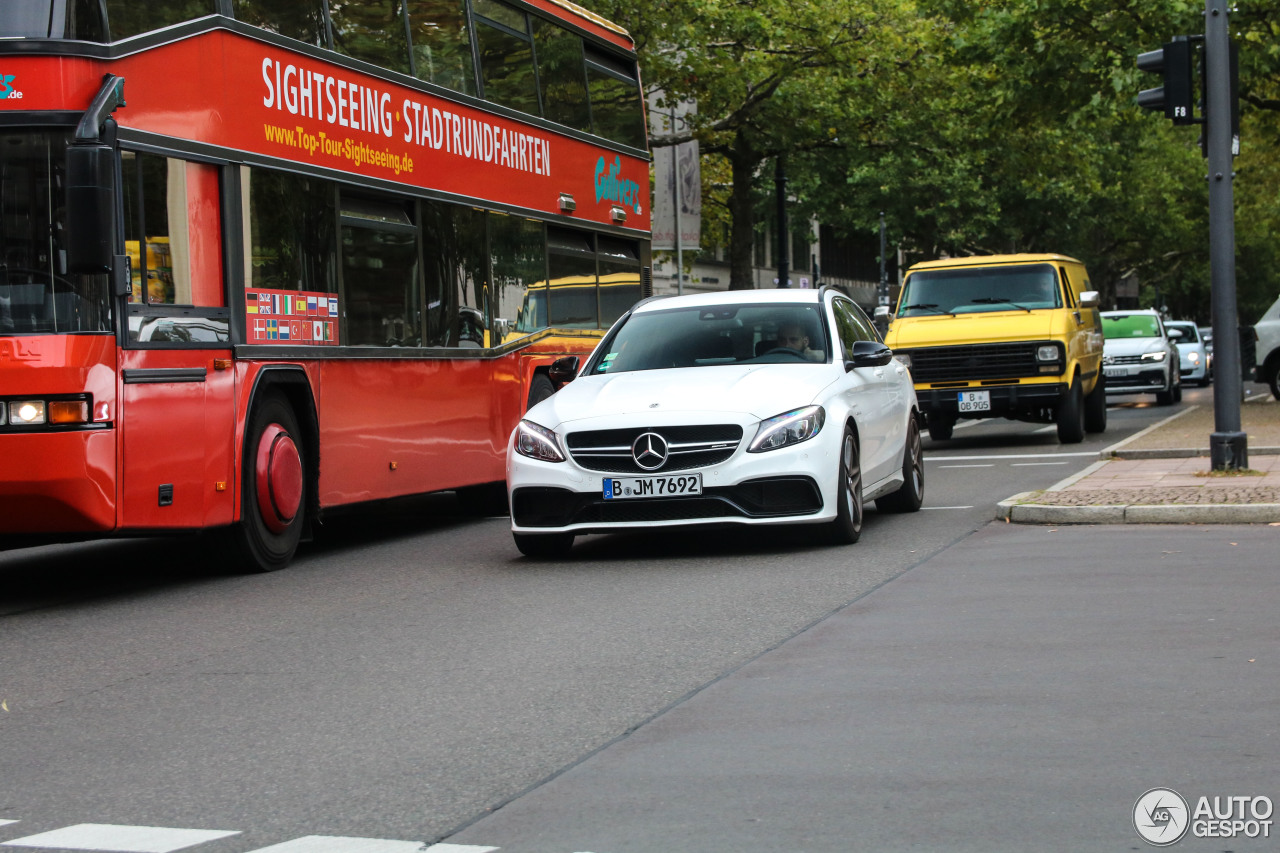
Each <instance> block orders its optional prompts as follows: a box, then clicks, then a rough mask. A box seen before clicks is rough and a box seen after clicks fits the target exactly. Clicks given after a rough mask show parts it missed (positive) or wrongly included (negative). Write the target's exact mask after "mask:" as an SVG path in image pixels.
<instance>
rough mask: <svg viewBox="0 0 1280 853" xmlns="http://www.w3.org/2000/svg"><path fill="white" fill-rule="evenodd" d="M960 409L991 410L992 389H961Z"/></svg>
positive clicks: (971, 410)
mask: <svg viewBox="0 0 1280 853" xmlns="http://www.w3.org/2000/svg"><path fill="white" fill-rule="evenodd" d="M960 411H961V412H989V411H991V392H990V391H961V392H960Z"/></svg>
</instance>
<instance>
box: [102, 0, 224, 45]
mask: <svg viewBox="0 0 1280 853" xmlns="http://www.w3.org/2000/svg"><path fill="white" fill-rule="evenodd" d="M106 9H107V27H108V28H109V29H110V31H111V40H112V41H119V40H120V39H124V38H129V37H130V36H136V35H138V34H139V33H148V32H151V31H152V30H158V29H160V28H161V27H167V26H170V25H171V24H180V23H182V22H183V21H190V20H193V19H195V18H201V17H204V16H205V15H213V14H216V13H217V11H218V3H217V0H153V2H151V3H138V2H135V0H106Z"/></svg>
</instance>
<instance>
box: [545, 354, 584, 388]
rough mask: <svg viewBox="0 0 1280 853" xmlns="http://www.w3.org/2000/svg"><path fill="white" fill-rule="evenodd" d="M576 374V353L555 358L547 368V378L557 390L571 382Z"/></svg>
mask: <svg viewBox="0 0 1280 853" xmlns="http://www.w3.org/2000/svg"><path fill="white" fill-rule="evenodd" d="M577 375H578V357H577V356H576V355H566V356H564V357H563V358H557V359H556V360H555V361H553V362H551V367H549V368H548V369H547V378H548V379H550V380H551V384H552V385H554V386H556V390H557V391H559V390H560V389H561V388H563V387H564V386H566V385H568V384H569V383H570V382H572V381H573V378H574V377H575V376H577Z"/></svg>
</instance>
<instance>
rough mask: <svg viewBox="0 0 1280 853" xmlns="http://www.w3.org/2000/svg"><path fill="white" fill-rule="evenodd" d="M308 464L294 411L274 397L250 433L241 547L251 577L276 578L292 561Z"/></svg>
mask: <svg viewBox="0 0 1280 853" xmlns="http://www.w3.org/2000/svg"><path fill="white" fill-rule="evenodd" d="M305 458H306V454H305V453H304V448H303V446H302V431H301V430H300V429H299V428H298V419H297V417H295V416H294V413H293V409H292V408H290V407H289V405H288V404H287V403H286V402H285V401H284V400H283V399H281V398H280V397H276V396H270V397H267V398H265V399H264V400H263V401H262V402H261V403H260V404H259V405H257V406H255V407H254V413H253V418H252V419H251V420H250V422H249V427H248V429H247V430H246V431H245V445H244V477H243V489H242V490H241V494H240V515H241V520H240V524H238V525H236V527H235V528H234V530H235V537H236V544H237V545H238V546H239V550H240V555H241V557H242V558H243V559H244V562H245V566H246V568H248V569H250V570H251V571H258V572H273V571H275V570H276V569H283V568H284V567H285V566H287V565H289V562H290V561H291V560H292V559H293V554H294V552H295V551H296V550H297V548H298V540H299V539H300V538H301V536H302V525H303V520H304V516H305V515H306V512H305V508H304V502H305V499H306V494H307V469H306V464H305V462H304V461H303V460H304V459H305Z"/></svg>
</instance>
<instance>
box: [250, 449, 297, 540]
mask: <svg viewBox="0 0 1280 853" xmlns="http://www.w3.org/2000/svg"><path fill="white" fill-rule="evenodd" d="M254 469H255V472H256V474H257V477H256V479H257V484H258V514H259V515H260V516H261V517H262V521H263V523H264V524H266V525H267V529H268V530H270V531H271V532H272V533H283V532H284V531H285V529H286V528H288V526H289V524H290V523H291V522H292V521H293V520H294V519H295V518H297V516H298V510H299V509H300V508H301V506H302V457H301V456H300V455H299V454H298V445H296V444H294V443H293V438H292V437H290V435H289V433H288V432H286V431H285V429H284V427H282V426H280V425H279V424H271V425H269V426H268V427H267V428H266V429H264V430H263V431H262V437H261V438H260V439H259V440H258V449H257V454H256V457H255V459H254Z"/></svg>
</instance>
